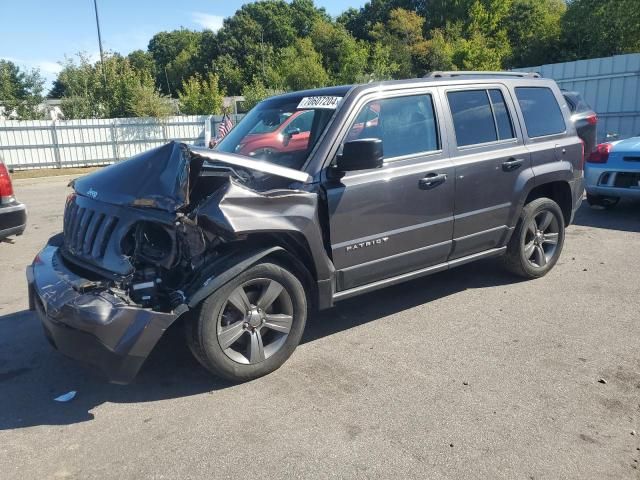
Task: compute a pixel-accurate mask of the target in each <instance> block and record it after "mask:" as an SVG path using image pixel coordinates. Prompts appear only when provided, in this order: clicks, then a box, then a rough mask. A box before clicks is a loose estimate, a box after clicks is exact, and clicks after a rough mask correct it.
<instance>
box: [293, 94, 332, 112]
mask: <svg viewBox="0 0 640 480" xmlns="http://www.w3.org/2000/svg"><path fill="white" fill-rule="evenodd" d="M340 100H342V97H304V98H303V99H302V100H300V103H299V104H298V108H300V109H302V108H327V109H329V110H335V109H336V108H338V104H339V103H340Z"/></svg>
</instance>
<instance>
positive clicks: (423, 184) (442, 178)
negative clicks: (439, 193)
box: [418, 173, 447, 190]
mask: <svg viewBox="0 0 640 480" xmlns="http://www.w3.org/2000/svg"><path fill="white" fill-rule="evenodd" d="M446 181H447V174H446V173H430V174H429V175H427V176H426V177H424V178H421V179H420V180H419V181H418V186H419V187H420V189H421V190H429V189H431V188H434V187H437V186H438V185H442V184H443V183H444V182H446Z"/></svg>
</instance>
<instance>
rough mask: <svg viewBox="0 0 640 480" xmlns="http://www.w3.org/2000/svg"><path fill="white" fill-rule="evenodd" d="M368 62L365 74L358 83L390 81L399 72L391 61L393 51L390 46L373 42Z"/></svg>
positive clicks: (398, 67) (392, 60)
mask: <svg viewBox="0 0 640 480" xmlns="http://www.w3.org/2000/svg"><path fill="white" fill-rule="evenodd" d="M370 50H371V51H370V54H369V62H368V67H367V71H366V74H365V76H364V77H363V78H361V79H359V80H358V81H360V82H363V83H366V82H368V81H379V80H391V79H393V78H395V77H396V75H397V74H398V71H399V70H400V65H398V64H397V63H396V62H395V60H394V59H393V51H392V47H391V46H390V45H384V44H382V43H380V42H375V43H374V44H373V45H371V49H370Z"/></svg>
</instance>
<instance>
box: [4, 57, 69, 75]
mask: <svg viewBox="0 0 640 480" xmlns="http://www.w3.org/2000/svg"><path fill="white" fill-rule="evenodd" d="M0 58H1V59H3V60H8V61H10V62H13V63H15V64H17V65H18V66H20V67H22V68H28V69H31V68H37V69H38V70H40V72H42V73H43V74H44V75H45V76H46V75H56V74H58V73H59V72H60V70H62V66H61V65H60V64H59V63H56V62H51V61H49V60H37V59H26V58H15V57H0Z"/></svg>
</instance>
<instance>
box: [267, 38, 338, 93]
mask: <svg viewBox="0 0 640 480" xmlns="http://www.w3.org/2000/svg"><path fill="white" fill-rule="evenodd" d="M273 72H274V75H273V76H272V83H271V85H272V86H274V87H275V88H278V89H283V90H304V89H306V88H316V87H324V86H326V85H328V84H329V80H330V79H329V74H328V73H327V72H326V71H325V69H324V67H323V66H322V56H321V55H320V54H319V53H318V52H316V50H315V49H314V48H313V43H312V42H311V40H310V39H308V38H299V39H298V40H296V41H295V42H294V44H293V45H292V46H291V47H286V48H283V49H282V50H281V51H280V52H279V58H278V62H277V64H276V66H275V68H274V69H273Z"/></svg>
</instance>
